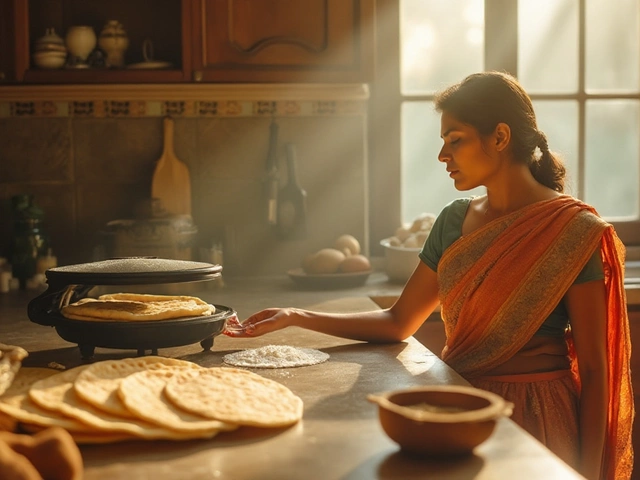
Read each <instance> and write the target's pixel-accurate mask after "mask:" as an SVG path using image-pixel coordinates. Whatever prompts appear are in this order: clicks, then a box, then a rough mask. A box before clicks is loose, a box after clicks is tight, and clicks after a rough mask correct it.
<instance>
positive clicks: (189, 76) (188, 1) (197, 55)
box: [0, 0, 375, 84]
mask: <svg viewBox="0 0 640 480" xmlns="http://www.w3.org/2000/svg"><path fill="white" fill-rule="evenodd" d="M374 3H375V0H304V1H301V0H163V1H162V2H153V3H151V2H148V1H146V0H110V1H109V2H104V1H103V0H0V40H3V41H2V43H1V44H0V68H2V70H1V71H3V72H9V73H10V77H9V76H8V75H7V73H5V78H6V79H8V81H15V82H18V83H20V82H23V83H39V84H55V83H64V84H68V83H78V84H81V83H171V82H310V83H317V82H366V81H368V80H369V79H370V78H371V77H372V74H373V63H372V62H373V60H372V59H373V55H372V52H373V41H374V38H373V16H374ZM108 20H118V21H119V22H121V23H122V24H123V25H124V27H125V30H126V32H127V35H128V37H129V40H130V44H129V48H128V49H127V51H126V54H125V62H126V65H127V66H128V67H127V66H125V68H119V69H110V68H88V69H73V68H61V69H57V70H44V69H39V68H37V67H35V66H33V65H31V62H30V59H31V54H32V50H33V45H34V43H35V41H36V40H37V39H38V38H39V37H41V36H42V35H44V33H45V31H46V30H47V29H50V28H54V29H55V31H56V32H57V33H58V34H59V35H60V36H62V37H64V34H65V32H66V31H67V30H68V28H69V27H70V26H72V25H89V26H91V27H93V29H94V31H95V32H96V35H98V34H99V33H100V30H101V29H102V26H103V25H104V24H105V23H106V22H107V21H108ZM5 38H6V41H5ZM146 39H149V40H150V41H151V42H152V44H153V47H154V48H153V52H154V60H158V61H165V62H170V63H171V67H170V68H166V69H158V70H153V69H132V68H130V67H131V64H136V63H140V62H142V61H143V49H142V45H143V42H144V41H145V40H146Z"/></svg>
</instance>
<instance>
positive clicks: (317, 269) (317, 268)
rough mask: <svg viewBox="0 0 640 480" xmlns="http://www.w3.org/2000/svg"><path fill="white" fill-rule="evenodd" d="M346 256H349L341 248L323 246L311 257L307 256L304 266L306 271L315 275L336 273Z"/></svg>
mask: <svg viewBox="0 0 640 480" xmlns="http://www.w3.org/2000/svg"><path fill="white" fill-rule="evenodd" d="M345 258H347V256H346V255H345V254H344V253H342V252H341V251H340V250H337V249H335V248H323V249H321V250H318V251H317V252H316V253H314V254H312V256H311V257H305V259H304V262H303V267H302V268H303V269H304V271H305V272H306V273H310V274H314V275H315V274H322V273H336V272H337V271H338V267H339V266H340V264H341V263H342V261H343V260H344V259H345Z"/></svg>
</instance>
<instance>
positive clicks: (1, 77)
mask: <svg viewBox="0 0 640 480" xmlns="http://www.w3.org/2000/svg"><path fill="white" fill-rule="evenodd" d="M14 13H15V12H14V6H13V2H7V1H0V84H3V83H6V82H11V81H14V80H15V78H16V75H15V68H16V57H15V42H16V32H15V31H14Z"/></svg>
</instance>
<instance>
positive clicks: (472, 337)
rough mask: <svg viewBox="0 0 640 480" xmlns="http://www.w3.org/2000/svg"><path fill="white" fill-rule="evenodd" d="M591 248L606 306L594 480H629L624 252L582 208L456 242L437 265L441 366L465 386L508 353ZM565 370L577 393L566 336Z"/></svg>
mask: <svg viewBox="0 0 640 480" xmlns="http://www.w3.org/2000/svg"><path fill="white" fill-rule="evenodd" d="M598 246H600V248H601V252H602V260H603V265H604V271H605V288H606V296H607V298H606V302H607V331H606V344H607V362H608V387H609V405H608V416H607V439H606V446H605V451H604V456H603V478H606V479H611V480H613V479H616V480H617V479H623V478H629V477H630V475H631V470H632V467H633V449H632V443H631V442H632V439H631V427H632V423H633V418H634V407H633V394H632V387H631V376H630V367H629V363H630V356H631V342H630V335H629V321H628V316H627V308H626V296H625V292H624V271H623V268H624V246H623V245H622V243H621V242H620V240H619V239H618V237H617V235H616V234H615V231H614V230H613V227H612V226H611V225H609V224H607V223H606V222H604V221H603V220H602V219H601V218H600V217H599V216H598V215H597V213H596V212H595V210H594V209H593V208H592V207H590V206H589V205H587V204H584V203H582V202H580V201H579V200H576V199H574V198H573V197H570V196H567V195H562V196H560V197H557V198H554V199H551V200H545V201H541V202H537V203H534V204H531V205H528V206H527V207H525V208H523V209H521V210H519V211H517V212H514V213H512V214H509V215H506V216H504V217H501V218H499V219H497V220H494V221H492V222H490V223H488V224H487V225H485V226H483V227H481V228H479V229H478V230H475V231H474V232H472V233H470V234H469V235H464V236H462V237H461V238H460V239H458V240H457V241H456V242H455V243H454V244H453V245H451V246H450V247H449V248H448V249H447V250H445V252H444V254H443V256H442V258H441V260H440V263H439V265H438V282H439V287H440V301H441V314H442V319H443V321H444V326H445V332H446V336H447V342H446V345H445V347H444V350H443V352H442V358H443V360H444V361H445V362H447V363H448V364H449V365H450V366H451V367H452V368H453V369H454V370H456V371H457V372H458V373H460V374H461V375H462V376H464V377H465V378H467V379H473V378H477V377H481V376H483V375H484V374H485V373H486V372H489V371H491V370H492V369H493V368H495V367H497V366H499V365H501V364H502V363H504V362H505V361H506V360H508V359H509V358H511V357H512V356H513V355H514V354H516V353H517V352H518V351H519V350H520V349H521V348H522V347H523V346H524V345H525V344H526V343H527V342H528V341H529V340H530V339H531V338H532V336H533V335H534V334H535V333H536V332H537V331H538V329H539V328H540V326H541V325H542V323H543V322H544V321H545V319H546V318H547V317H548V316H549V314H550V313H551V312H552V311H553V309H554V308H555V307H556V306H557V305H558V303H559V302H560V301H561V300H562V298H563V296H564V295H565V293H566V292H567V290H568V289H569V287H570V286H571V285H572V284H573V282H574V281H575V279H576V278H577V276H578V274H579V273H580V271H581V270H582V268H583V267H584V266H585V265H586V263H587V261H588V260H589V258H590V257H591V255H592V254H593V252H594V251H595V249H596V247H598ZM566 339H567V344H568V349H569V355H570V359H571V370H572V372H573V375H574V380H575V382H576V385H577V387H578V389H579V385H580V378H579V374H578V368H577V358H576V355H575V350H574V349H573V343H572V338H571V333H570V331H568V332H567V336H566Z"/></svg>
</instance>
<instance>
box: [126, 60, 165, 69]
mask: <svg viewBox="0 0 640 480" xmlns="http://www.w3.org/2000/svg"><path fill="white" fill-rule="evenodd" d="M169 67H171V63H169V62H140V63H132V64H131V65H127V68H133V69H139V70H140V69H142V70H155V69H160V68H169Z"/></svg>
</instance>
